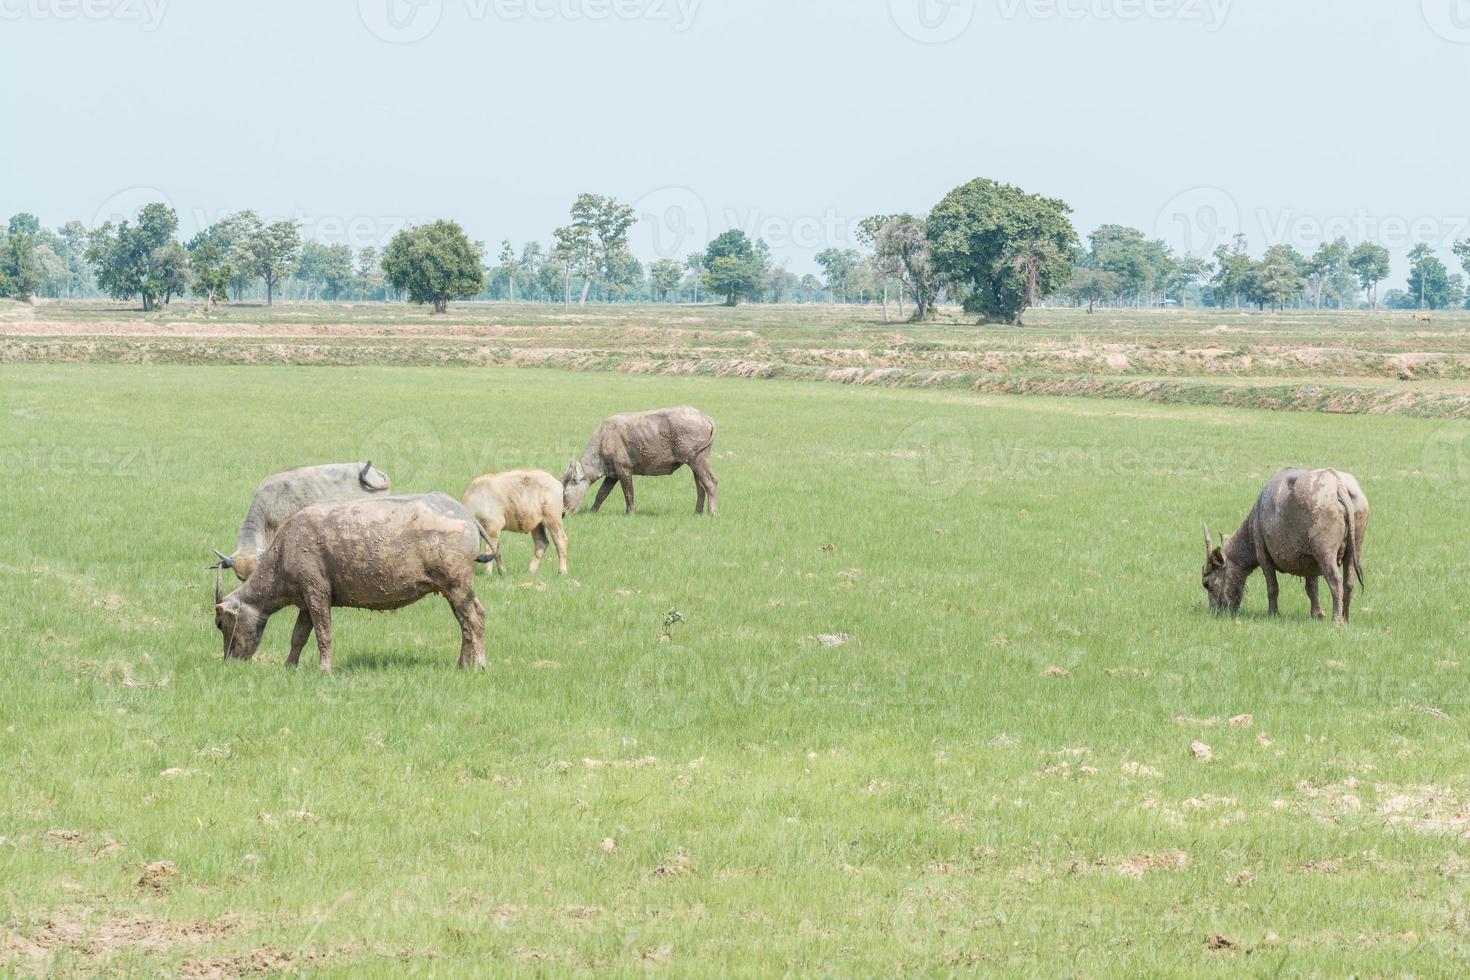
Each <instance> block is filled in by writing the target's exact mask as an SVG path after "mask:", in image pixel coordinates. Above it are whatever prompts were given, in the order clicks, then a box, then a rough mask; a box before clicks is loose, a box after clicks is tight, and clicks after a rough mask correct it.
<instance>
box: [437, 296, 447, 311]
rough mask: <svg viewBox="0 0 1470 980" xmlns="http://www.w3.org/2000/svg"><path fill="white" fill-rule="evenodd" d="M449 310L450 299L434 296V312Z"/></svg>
mask: <svg viewBox="0 0 1470 980" xmlns="http://www.w3.org/2000/svg"><path fill="white" fill-rule="evenodd" d="M448 311H449V300H447V299H445V298H443V297H435V298H434V312H435V314H439V313H447V312H448Z"/></svg>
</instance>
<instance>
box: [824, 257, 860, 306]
mask: <svg viewBox="0 0 1470 980" xmlns="http://www.w3.org/2000/svg"><path fill="white" fill-rule="evenodd" d="M816 260H817V265H819V266H821V267H822V275H823V276H824V277H825V278H826V280H827V288H828V289H830V290H831V291H832V299H833V300H834V301H835V302H839V303H846V302H847V301H848V297H849V293H850V291H851V288H852V286H853V285H854V282H855V280H856V279H857V277H858V273H859V271H860V270H861V269H862V265H863V257H862V255H860V254H859V253H858V251H857V249H852V248H825V249H823V250H822V251H820V252H818V253H817V256H816Z"/></svg>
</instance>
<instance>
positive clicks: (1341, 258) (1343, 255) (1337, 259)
mask: <svg viewBox="0 0 1470 980" xmlns="http://www.w3.org/2000/svg"><path fill="white" fill-rule="evenodd" d="M1347 260H1348V241H1347V239H1346V238H1339V239H1337V241H1334V242H1323V243H1322V244H1321V245H1320V246H1318V247H1317V251H1315V252H1313V253H1312V257H1311V258H1310V259H1308V260H1307V262H1306V265H1305V267H1304V269H1303V271H1304V272H1305V273H1306V276H1307V285H1308V286H1309V287H1310V288H1311V290H1312V305H1313V306H1314V307H1315V308H1317V309H1319V310H1320V309H1321V308H1322V293H1323V290H1325V289H1326V288H1327V285H1328V283H1330V282H1332V281H1333V280H1334V279H1335V278H1337V275H1338V272H1339V271H1340V270H1341V269H1342V267H1343V266H1344V265H1345V264H1346V263H1347Z"/></svg>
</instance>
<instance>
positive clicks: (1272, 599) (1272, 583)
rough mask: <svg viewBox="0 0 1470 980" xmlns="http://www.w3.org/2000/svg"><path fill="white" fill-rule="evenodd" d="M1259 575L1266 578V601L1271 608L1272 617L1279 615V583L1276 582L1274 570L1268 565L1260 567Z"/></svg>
mask: <svg viewBox="0 0 1470 980" xmlns="http://www.w3.org/2000/svg"><path fill="white" fill-rule="evenodd" d="M1261 574H1262V575H1264V576H1265V577H1266V601H1267V603H1269V605H1270V608H1271V615H1272V616H1280V615H1281V604H1280V602H1279V599H1280V597H1281V583H1279V582H1277V581H1276V569H1274V568H1272V567H1271V566H1270V565H1262V566H1261Z"/></svg>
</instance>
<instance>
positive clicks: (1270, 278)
mask: <svg viewBox="0 0 1470 980" xmlns="http://www.w3.org/2000/svg"><path fill="white" fill-rule="evenodd" d="M1306 265H1307V262H1306V260H1305V259H1303V258H1302V256H1301V253H1300V252H1298V251H1297V250H1296V249H1294V248H1292V247H1291V246H1290V245H1272V246H1271V247H1270V248H1268V249H1266V254H1265V255H1264V256H1262V258H1261V261H1260V262H1259V263H1258V264H1257V265H1256V267H1255V269H1254V270H1253V272H1252V275H1251V277H1250V281H1249V285H1248V286H1247V287H1246V288H1247V292H1248V293H1249V294H1250V296H1251V298H1252V299H1253V300H1254V301H1255V302H1256V303H1257V304H1259V305H1260V306H1261V307H1263V308H1264V307H1265V306H1267V305H1270V306H1274V307H1275V308H1276V309H1278V310H1279V309H1282V308H1284V307H1285V306H1286V305H1287V304H1288V303H1293V302H1295V301H1296V300H1297V299H1298V298H1299V297H1300V296H1301V295H1302V293H1303V292H1304V291H1305V290H1306V288H1307V277H1306V275H1305V274H1304V272H1303V270H1304V268H1305V267H1306Z"/></svg>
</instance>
